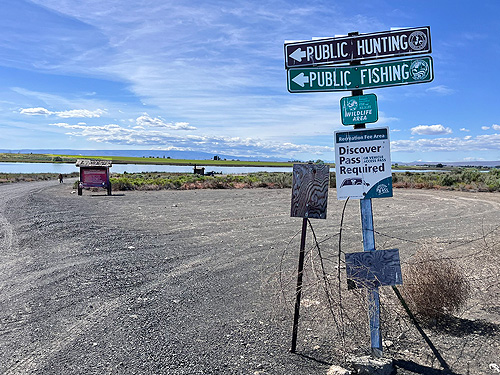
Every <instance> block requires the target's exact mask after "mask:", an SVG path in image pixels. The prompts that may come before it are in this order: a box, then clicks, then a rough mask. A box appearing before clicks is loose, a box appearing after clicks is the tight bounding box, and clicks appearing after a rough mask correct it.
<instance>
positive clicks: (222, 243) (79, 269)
mask: <svg viewBox="0 0 500 375" xmlns="http://www.w3.org/2000/svg"><path fill="white" fill-rule="evenodd" d="M71 185H72V184H71V183H70V182H69V181H68V182H66V183H64V184H58V183H56V182H53V181H47V182H32V183H18V184H12V185H2V186H0V349H1V350H0V373H2V374H44V375H45V374H190V375H191V374H254V375H259V374H260V375H264V374H277V375H279V374H283V375H285V374H286V375H288V374H308V375H314V374H323V375H324V374H326V372H327V370H328V368H329V365H331V364H334V359H332V358H331V357H329V355H328V352H329V349H330V348H329V347H328V345H327V342H326V341H321V337H320V336H318V335H315V333H314V332H311V331H310V330H308V329H307V325H306V324H305V323H303V324H302V325H301V327H300V328H299V345H298V352H299V354H291V353H289V351H288V349H289V347H290V336H291V322H292V315H291V311H290V306H289V305H286V304H285V305H284V306H279V303H278V299H277V298H276V296H277V295H279V294H280V293H281V290H279V287H278V285H277V283H276V282H274V281H273V280H275V279H276V277H275V275H276V270H277V269H278V268H279V267H281V268H282V269H283V270H285V269H286V270H287V271H286V272H288V274H289V275H293V273H294V272H295V271H294V270H295V267H296V259H295V258H296V256H297V253H298V247H297V248H295V245H296V243H297V232H299V231H300V226H301V220H300V219H297V218H290V214H289V211H290V193H291V192H290V190H288V189H285V190H267V189H245V190H189V191H147V192H146V191H142V192H141V191H134V192H124V193H118V192H115V193H114V194H113V195H112V196H106V195H105V193H104V192H97V193H91V192H89V191H84V194H83V196H77V195H76V194H72V188H71ZM343 204H344V202H338V201H336V199H335V190H330V197H329V206H328V219H327V220H315V221H313V225H314V230H315V233H316V235H317V236H318V238H319V239H325V243H326V244H328V243H329V242H328V241H327V240H328V239H329V238H330V237H332V236H333V235H334V234H335V233H337V232H338V230H339V223H340V219H341V212H342V208H343ZM373 204H374V215H375V229H376V230H377V231H378V232H380V233H379V234H378V235H377V246H378V247H379V248H392V247H398V248H400V251H401V258H402V260H403V261H406V260H407V259H409V258H410V257H411V255H412V254H413V253H414V252H415V251H416V249H417V248H418V247H419V244H420V243H422V242H425V241H430V240H431V239H434V238H439V240H440V241H443V243H445V244H447V245H445V246H444V247H445V251H446V254H447V255H456V254H457V252H458V251H461V250H460V249H461V248H460V247H453V246H450V245H449V244H454V243H459V242H460V241H462V242H464V243H465V242H467V241H469V240H471V239H477V238H480V237H481V236H483V237H484V234H485V232H488V231H493V230H494V229H495V227H496V226H498V225H499V224H500V195H499V194H488V193H462V192H447V191H432V192H431V191H418V190H397V191H396V192H395V197H394V198H389V199H379V200H376V201H374V203H373ZM359 227H360V223H359V207H358V203H357V201H353V202H349V203H348V206H347V209H346V216H345V223H344V227H343V232H344V235H343V236H344V237H343V238H344V239H343V241H344V245H343V246H344V247H345V251H361V250H362V244H361V236H360V233H359V232H360V228H359ZM408 239H411V241H408ZM335 241H337V240H336V239H335V240H334V241H333V240H332V241H331V242H335ZM412 241H413V242H412ZM325 246H327V245H325ZM285 253H286V256H284V254H285ZM290 288H291V290H287V291H286V293H288V294H290V293H293V285H292V284H290ZM286 293H285V294H286ZM485 293H489V294H488V298H496V301H495V302H494V304H493V305H491V304H490V305H488V306H487V307H486V306H483V305H481V304H472V305H471V306H470V308H469V309H468V310H467V314H468V315H467V316H466V318H467V319H470V320H474V319H486V320H487V321H488V322H489V323H490V324H492V325H493V326H494V327H497V325H500V318H499V315H500V309H499V303H498V297H499V295H498V285H497V286H496V287H494V288H490V289H488V290H487V292H485ZM304 308H307V307H304ZM495 329H496V328H495ZM495 335H496V336H495V337H494V338H493V339H492V340H493V341H495V340H498V337H499V336H498V332H496V333H495ZM419 345H420V344H419ZM422 346H423V344H422ZM494 350H495V351H493V352H491V353H493V354H496V355H497V357H496V358H492V359H491V362H495V361H497V363H499V364H500V357H499V355H500V349H499V348H498V347H496V348H494ZM491 353H490V354H491ZM476 356H477V355H476ZM481 361H482V359H481ZM484 361H487V359H484ZM474 363H475V362H474ZM477 366H483V365H482V364H478V365H477ZM485 366H486V367H485V369H486V370H487V368H488V367H487V366H488V363H485ZM486 370H485V372H484V373H489V372H487V371H486ZM482 371H483V370H482V368H481V369H477V371H476V372H474V371H473V372H471V374H482V373H483V372H482ZM399 373H405V372H399V371H398V374H399ZM408 373H409V372H408Z"/></svg>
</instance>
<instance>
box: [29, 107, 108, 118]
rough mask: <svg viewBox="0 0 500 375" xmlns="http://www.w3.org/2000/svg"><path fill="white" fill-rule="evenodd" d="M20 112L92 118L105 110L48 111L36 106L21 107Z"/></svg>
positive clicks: (31, 114)
mask: <svg viewBox="0 0 500 375" xmlns="http://www.w3.org/2000/svg"><path fill="white" fill-rule="evenodd" d="M20 113H21V114H23V115H29V116H36V115H45V116H49V115H55V116H57V117H61V118H84V117H86V118H92V117H101V115H102V114H104V113H106V111H104V110H102V109H96V110H94V111H89V110H87V109H72V110H69V111H59V112H57V111H49V110H48V109H46V108H42V107H36V108H21V110H20Z"/></svg>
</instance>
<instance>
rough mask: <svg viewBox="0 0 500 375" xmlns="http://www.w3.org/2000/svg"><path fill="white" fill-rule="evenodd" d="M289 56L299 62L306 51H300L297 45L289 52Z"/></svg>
mask: <svg viewBox="0 0 500 375" xmlns="http://www.w3.org/2000/svg"><path fill="white" fill-rule="evenodd" d="M290 57H291V58H292V59H294V60H295V61H298V62H301V61H302V58H303V57H306V51H302V49H301V48H300V47H299V48H297V49H296V50H295V51H293V52H292V53H291V54H290Z"/></svg>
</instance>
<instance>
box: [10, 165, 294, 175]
mask: <svg viewBox="0 0 500 375" xmlns="http://www.w3.org/2000/svg"><path fill="white" fill-rule="evenodd" d="M197 167H198V168H201V167H203V165H198V166H197ZM79 171H80V168H78V167H76V166H75V165H74V164H57V163H56V164H53V163H0V173H72V172H79ZM210 171H214V172H217V173H219V172H222V173H223V174H238V173H255V172H291V171H292V167H218V166H205V172H210ZM111 172H115V173H123V172H128V173H139V172H170V173H192V172H193V166H189V165H152V164H114V165H113V166H112V167H111Z"/></svg>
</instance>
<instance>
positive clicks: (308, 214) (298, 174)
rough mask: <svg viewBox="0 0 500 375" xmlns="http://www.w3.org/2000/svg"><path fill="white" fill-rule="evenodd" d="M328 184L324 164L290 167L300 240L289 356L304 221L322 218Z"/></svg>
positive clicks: (299, 285)
mask: <svg viewBox="0 0 500 375" xmlns="http://www.w3.org/2000/svg"><path fill="white" fill-rule="evenodd" d="M329 181H330V168H329V166H328V165H326V164H294V165H293V184H292V203H291V210H290V216H291V217H301V218H302V233H301V237H300V251H299V266H298V272H297V288H296V293H295V312H294V316H293V330H292V346H291V349H290V351H291V352H292V353H295V350H296V348H297V333H298V326H299V312H300V299H301V296H302V275H303V272H304V254H305V244H306V232H307V220H308V219H309V218H311V219H326V207H327V202H328V185H329Z"/></svg>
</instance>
